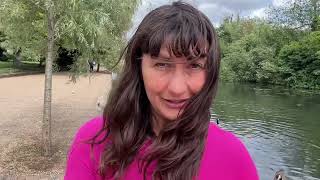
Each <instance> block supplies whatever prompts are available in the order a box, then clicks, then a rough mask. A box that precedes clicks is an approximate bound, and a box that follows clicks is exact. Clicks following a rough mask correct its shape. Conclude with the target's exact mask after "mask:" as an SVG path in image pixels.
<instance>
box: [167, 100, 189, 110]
mask: <svg viewBox="0 0 320 180" xmlns="http://www.w3.org/2000/svg"><path fill="white" fill-rule="evenodd" d="M163 100H164V102H165V104H166V105H167V106H168V107H169V108H173V109H181V108H182V107H183V106H184V105H185V103H186V102H187V99H181V100H170V99H163Z"/></svg>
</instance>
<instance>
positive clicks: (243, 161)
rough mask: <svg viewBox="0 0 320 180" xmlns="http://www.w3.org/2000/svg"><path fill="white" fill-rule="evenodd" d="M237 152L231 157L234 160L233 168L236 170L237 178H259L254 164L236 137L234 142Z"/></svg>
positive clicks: (244, 179) (253, 179)
mask: <svg viewBox="0 0 320 180" xmlns="http://www.w3.org/2000/svg"><path fill="white" fill-rule="evenodd" d="M234 143H235V144H234V145H235V148H236V151H237V153H235V154H233V155H232V156H233V157H231V158H233V160H234V163H235V164H234V166H235V170H236V171H237V174H238V175H237V176H238V178H237V179H238V180H259V176H258V173H257V169H256V166H255V164H254V162H253V160H252V158H251V156H250V154H249V152H248V151H247V148H246V147H245V146H244V144H243V143H242V142H241V141H240V140H239V139H236V142H234Z"/></svg>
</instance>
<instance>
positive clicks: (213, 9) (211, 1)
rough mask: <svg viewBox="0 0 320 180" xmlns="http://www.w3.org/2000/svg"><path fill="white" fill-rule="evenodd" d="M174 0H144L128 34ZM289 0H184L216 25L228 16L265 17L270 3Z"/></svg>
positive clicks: (275, 3) (278, 3)
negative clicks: (154, 10) (155, 11)
mask: <svg viewBox="0 0 320 180" xmlns="http://www.w3.org/2000/svg"><path fill="white" fill-rule="evenodd" d="M173 1H174V0H142V1H141V4H140V6H139V8H138V9H137V11H136V12H135V15H134V17H133V26H132V28H131V29H130V31H129V32H128V34H127V37H130V36H131V35H132V34H133V32H134V31H135V30H136V28H137V26H138V25H139V23H140V22H141V21H142V19H143V17H144V16H146V15H147V13H148V12H150V11H151V10H153V9H155V8H157V7H159V6H161V5H164V4H170V3H172V2H173ZM284 1H289V0H184V2H188V3H190V4H192V5H194V6H195V7H197V8H198V9H199V10H200V11H202V12H203V13H204V14H206V15H207V16H208V18H209V19H210V20H211V21H212V23H213V24H214V25H215V26H219V24H221V22H222V20H223V18H225V17H226V16H231V15H236V14H239V15H240V16H246V17H264V16H265V13H264V10H265V8H266V7H267V6H269V5H277V6H278V5H281V4H283V3H284Z"/></svg>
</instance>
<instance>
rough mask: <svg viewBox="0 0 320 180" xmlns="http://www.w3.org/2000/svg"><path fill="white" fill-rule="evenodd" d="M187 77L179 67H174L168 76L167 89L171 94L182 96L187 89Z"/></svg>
mask: <svg viewBox="0 0 320 180" xmlns="http://www.w3.org/2000/svg"><path fill="white" fill-rule="evenodd" d="M186 78H187V77H186V76H185V73H184V70H183V68H181V67H176V68H175V70H174V72H173V73H172V75H171V77H170V78H169V84H168V91H169V93H170V94H171V95H173V96H182V95H184V94H185V93H186V92H187V90H188V86H187V79H186Z"/></svg>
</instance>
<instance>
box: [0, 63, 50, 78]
mask: <svg viewBox="0 0 320 180" xmlns="http://www.w3.org/2000/svg"><path fill="white" fill-rule="evenodd" d="M43 69H44V68H43V67H39V65H38V62H30V61H22V62H21V65H20V66H19V67H15V66H14V65H13V62H12V61H0V75H3V74H12V73H19V72H33V71H41V70H43Z"/></svg>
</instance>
